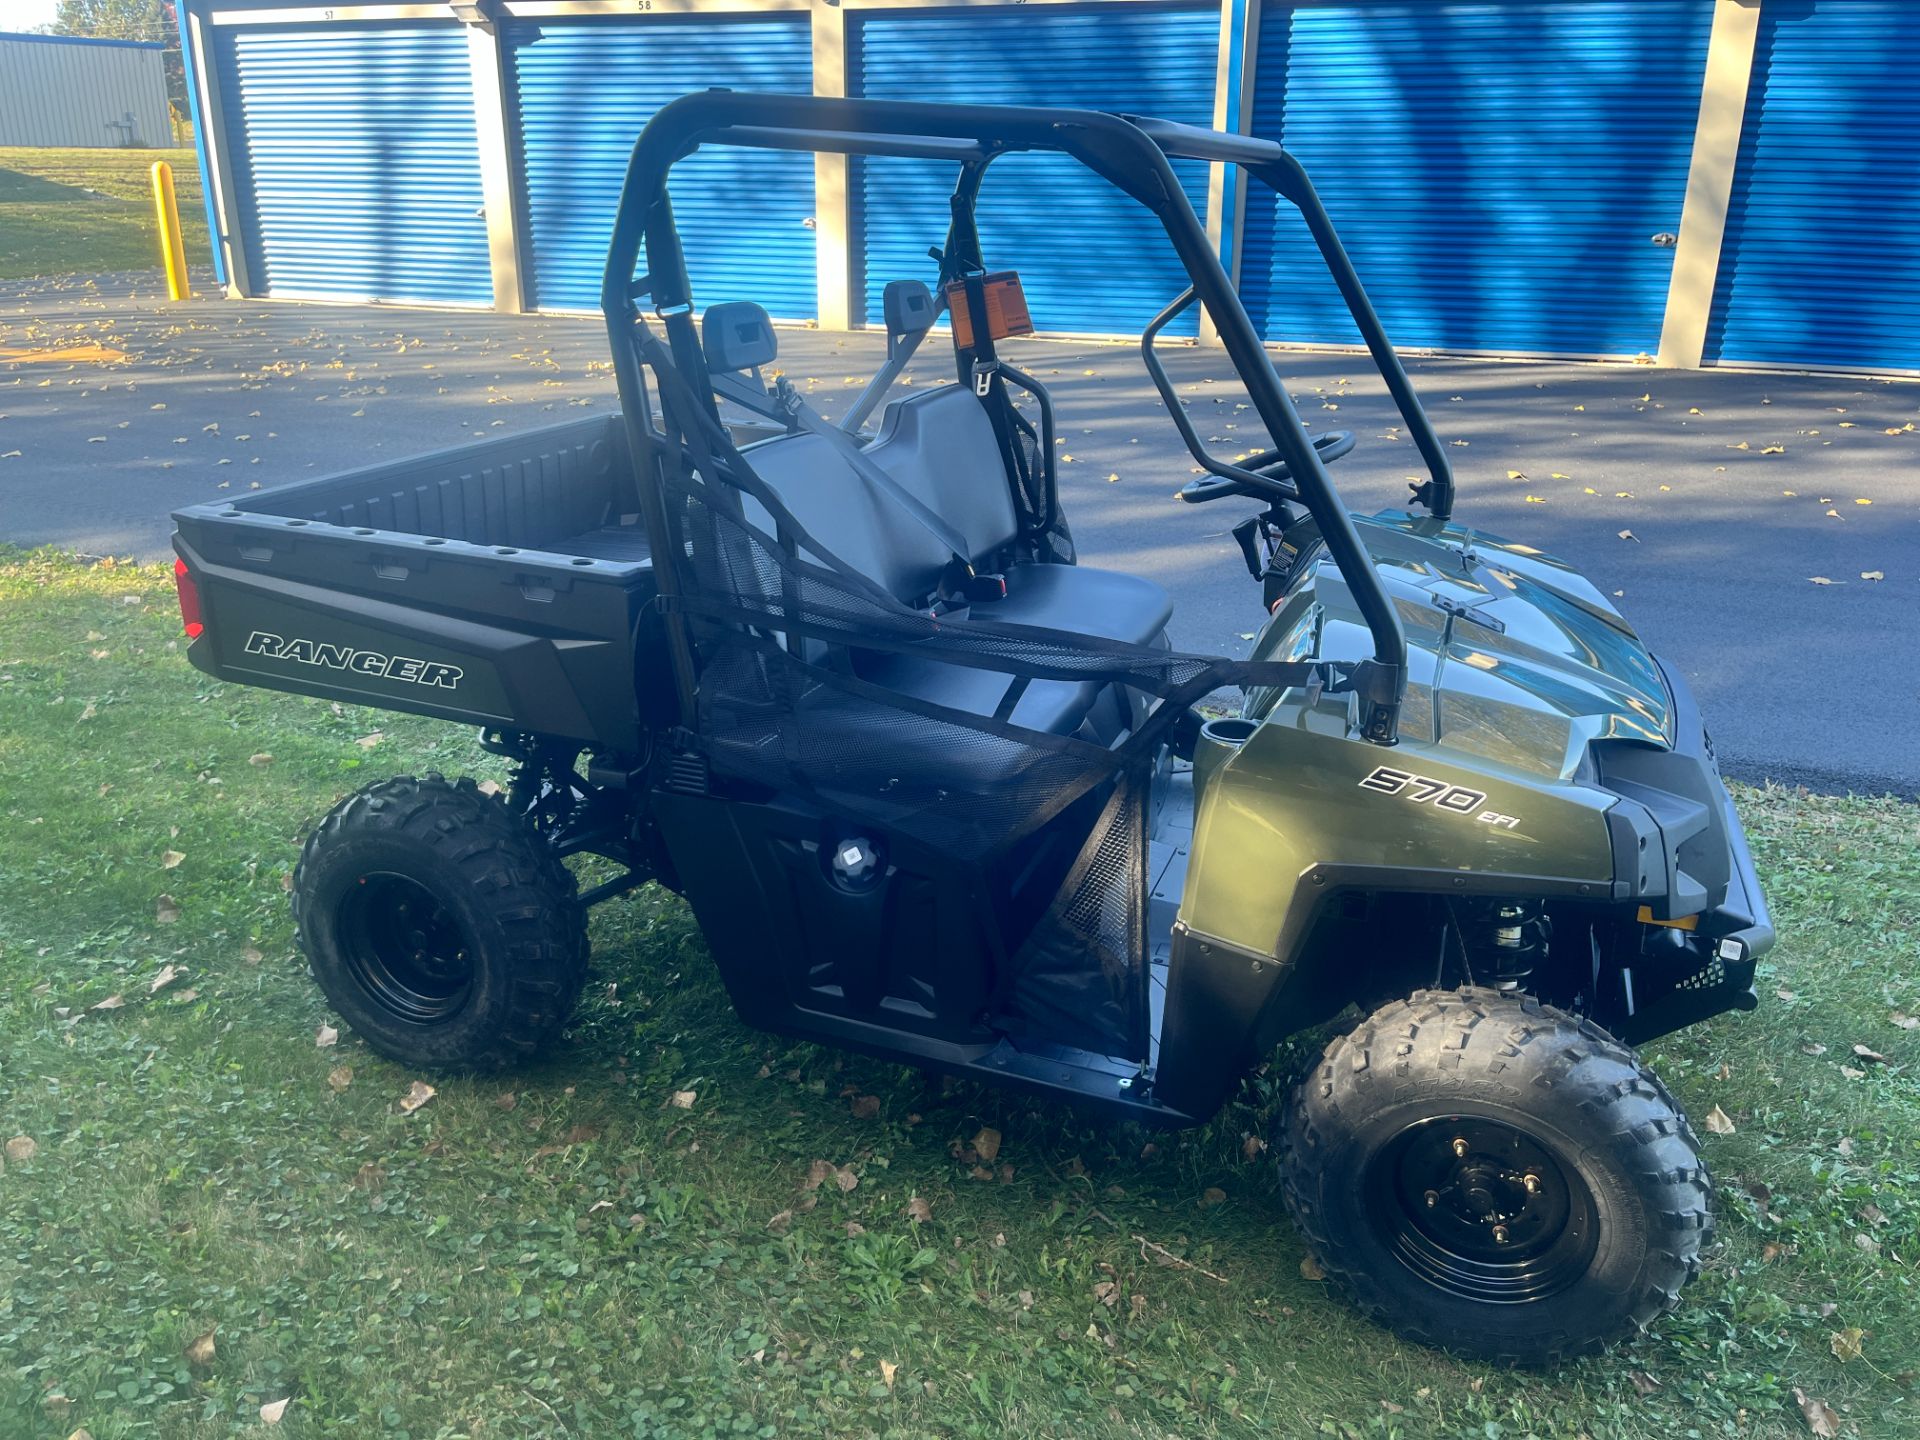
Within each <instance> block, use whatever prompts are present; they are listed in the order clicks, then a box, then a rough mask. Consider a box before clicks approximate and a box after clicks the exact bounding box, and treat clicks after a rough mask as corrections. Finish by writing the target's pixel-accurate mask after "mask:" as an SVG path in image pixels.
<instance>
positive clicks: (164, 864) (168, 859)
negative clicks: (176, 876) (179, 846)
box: [160, 850, 187, 870]
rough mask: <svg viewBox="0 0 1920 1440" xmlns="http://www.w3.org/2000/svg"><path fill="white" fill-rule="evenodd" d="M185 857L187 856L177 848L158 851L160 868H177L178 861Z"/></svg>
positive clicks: (178, 865) (178, 866)
mask: <svg viewBox="0 0 1920 1440" xmlns="http://www.w3.org/2000/svg"><path fill="white" fill-rule="evenodd" d="M186 858H187V857H186V856H185V855H184V854H182V853H181V852H180V851H178V850H162V851H161V852H160V868H161V869H162V870H177V869H179V868H180V862H181V861H182V860H184V859H186Z"/></svg>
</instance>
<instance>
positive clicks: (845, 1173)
mask: <svg viewBox="0 0 1920 1440" xmlns="http://www.w3.org/2000/svg"><path fill="white" fill-rule="evenodd" d="M833 1183H834V1184H836V1185H838V1186H839V1187H840V1193H841V1194H843V1195H844V1194H846V1193H847V1192H849V1191H850V1190H852V1189H853V1187H854V1186H856V1185H858V1184H859V1183H860V1177H859V1176H858V1175H856V1174H854V1173H853V1167H852V1166H851V1165H842V1166H841V1167H840V1168H839V1169H838V1170H835V1171H834V1172H833Z"/></svg>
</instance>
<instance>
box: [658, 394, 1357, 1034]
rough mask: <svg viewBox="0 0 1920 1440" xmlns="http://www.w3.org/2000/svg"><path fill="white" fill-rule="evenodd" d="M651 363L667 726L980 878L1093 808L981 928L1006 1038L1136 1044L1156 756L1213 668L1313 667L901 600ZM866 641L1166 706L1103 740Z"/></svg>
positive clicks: (1211, 682)
mask: <svg viewBox="0 0 1920 1440" xmlns="http://www.w3.org/2000/svg"><path fill="white" fill-rule="evenodd" d="M650 359H651V360H652V363H653V364H654V369H655V371H656V373H657V374H660V375H661V382H662V397H661V398H662V401H663V409H664V410H665V411H666V414H667V417H668V429H669V432H670V434H671V435H673V436H675V437H676V438H678V439H679V440H680V441H681V442H682V443H683V444H684V447H685V448H684V451H683V452H681V453H682V457H683V459H684V461H685V463H683V464H682V465H680V466H679V467H678V469H677V473H667V474H664V475H662V476H661V483H662V486H663V490H664V494H665V498H666V501H667V507H668V522H669V524H670V525H671V526H673V527H674V528H676V529H677V530H678V531H679V532H680V534H679V537H678V538H679V540H680V543H679V544H676V545H674V546H673V547H672V551H671V553H673V554H676V555H681V556H684V557H685V561H684V565H683V567H682V570H683V572H684V573H682V574H681V576H680V582H681V583H680V588H681V592H682V593H681V594H680V595H678V596H677V597H675V600H674V602H673V604H674V607H675V608H676V609H678V610H679V611H680V612H681V613H682V614H683V615H684V616H685V617H686V623H687V628H688V632H689V636H690V639H691V640H692V643H693V648H694V652H695V660H696V664H697V668H698V672H699V684H698V687H697V715H696V717H695V720H696V723H695V725H694V726H693V727H691V733H689V734H688V736H687V737H686V742H687V743H688V744H690V745H691V746H693V747H695V748H697V749H698V750H699V751H700V752H701V753H703V754H704V755H705V757H706V759H707V761H708V764H709V766H710V767H711V770H712V772H713V774H714V775H716V776H718V777H722V778H732V779H735V780H744V781H749V782H753V783H755V784H759V785H764V786H767V787H770V788H773V789H776V790H781V791H786V792H790V793H791V792H798V793H800V794H803V795H806V796H809V797H812V798H813V799H814V800H815V801H816V802H817V803H818V804H819V805H820V806H821V807H822V808H823V809H825V810H826V811H827V812H828V813H830V814H833V815H834V816H836V817H837V818H840V819H843V820H846V821H850V822H856V823H858V824H859V825H861V826H863V827H875V828H878V829H879V830H881V831H882V832H892V833H893V834H895V835H897V836H902V837H907V838H910V839H911V840H913V841H916V842H919V843H921V844H923V845H926V846H930V847H933V848H935V849H937V850H938V851H939V852H940V853H941V854H942V855H943V856H944V857H947V858H949V859H951V861H952V862H953V863H955V864H960V865H967V866H972V867H976V868H977V873H978V874H980V875H982V876H986V875H989V874H990V873H992V872H993V871H994V869H995V867H996V866H1003V865H1004V863H1005V862H1006V861H1007V859H1008V857H1009V856H1010V855H1013V854H1014V852H1015V851H1016V850H1021V853H1022V854H1025V853H1027V851H1028V850H1030V849H1031V848H1032V845H1033V844H1034V843H1035V842H1036V841H1038V840H1041V839H1044V838H1046V837H1045V836H1044V835H1043V832H1045V831H1047V829H1048V827H1050V826H1052V827H1055V830H1056V833H1057V832H1058V831H1059V830H1060V829H1061V828H1063V827H1072V826H1081V827H1085V826H1087V825H1088V823H1089V820H1088V817H1089V815H1090V814H1091V815H1092V816H1093V817H1094V818H1093V819H1092V820H1091V828H1090V830H1087V832H1086V833H1085V835H1084V839H1083V840H1082V841H1081V843H1080V844H1079V848H1078V852H1077V854H1073V852H1072V848H1071V847H1072V842H1073V841H1074V840H1075V839H1076V838H1078V837H1076V836H1074V835H1072V834H1068V835H1067V844H1068V851H1067V853H1069V854H1071V855H1072V857H1073V858H1072V859H1071V863H1070V864H1068V865H1067V866H1066V868H1065V874H1064V878H1063V879H1062V881H1061V883H1060V885H1059V887H1058V889H1057V891H1056V892H1055V893H1054V895H1053V897H1052V899H1051V901H1050V903H1047V904H1045V905H1044V907H1043V908H1041V909H1040V910H1039V912H1038V914H1037V918H1033V917H1031V916H1030V917H1029V919H1028V921H1027V922H1026V923H1025V925H1024V927H1023V928H1024V933H1019V934H1008V935H1002V936H1001V937H1000V941H1001V944H1000V946H999V947H998V948H999V953H1000V956H1001V973H1000V974H999V975H998V976H996V977H995V987H994V988H995V993H996V996H997V1002H998V1006H999V1013H1000V1017H1001V1019H1002V1020H1003V1021H1004V1022H1005V1027H1006V1029H1007V1030H1008V1031H1009V1033H1013V1034H1016V1035H1021V1036H1030V1037H1032V1038H1035V1039H1045V1040H1048V1041H1052V1042H1055V1043H1065V1044H1072V1045H1077V1046H1080V1047H1082V1048H1086V1049H1091V1050H1095V1051H1098V1052H1101V1053H1105V1054H1109V1055H1118V1056H1126V1057H1130V1058H1135V1059H1143V1058H1145V1056H1146V1053H1147V1038H1148V1037H1147V1032H1148V1012H1147V974H1146V954H1147V945H1146V940H1145V931H1144V926H1145V917H1146V909H1147V883H1146V845H1147V834H1146V830H1147V821H1146V815H1147V798H1148V789H1149V786H1150V783H1151V779H1150V777H1151V772H1152V769H1153V765H1154V761H1155V760H1156V758H1157V756H1158V755H1159V753H1160V752H1161V750H1162V748H1163V746H1164V745H1165V743H1166V740H1167V736H1168V733H1169V732H1170V730H1171V728H1172V725H1173V723H1174V721H1175V720H1177V719H1178V718H1179V716H1180V715H1181V714H1182V713H1183V712H1184V711H1185V709H1186V707H1187V706H1188V705H1190V704H1191V703H1192V702H1193V701H1194V700H1197V699H1199V698H1200V697H1202V696H1204V695H1206V694H1207V693H1209V692H1210V691H1212V690H1214V689H1217V688H1219V687H1220V686H1222V685H1228V684H1243V683H1266V684H1293V683H1303V682H1304V681H1305V680H1307V679H1308V678H1309V677H1308V674H1307V672H1308V671H1309V670H1310V669H1312V668H1313V667H1308V666H1300V665H1294V666H1277V665H1271V664H1269V665H1252V664H1249V663H1247V662H1231V661H1226V660H1221V659H1218V658H1215V657H1205V656H1194V655H1183V654H1178V653H1175V652H1172V651H1168V650H1161V649H1154V648H1148V647H1142V646H1134V645H1127V644H1121V643H1117V642H1112V641H1104V640H1095V639H1091V638H1089V637H1085V636H1079V635H1073V634H1067V633H1062V632H1056V631H1049V630H1039V629H1032V628H1027V627H1021V626H1016V625H1007V624H992V625H988V624H982V623H975V622H971V621H969V620H968V619H966V618H965V617H964V614H947V615H935V614H933V613H930V612H925V611H920V610H916V609H913V608H911V607H909V606H908V605H906V604H903V603H902V602H900V601H899V600H897V599H895V598H894V597H892V596H891V595H888V594H887V593H886V592H885V591H883V590H881V589H879V588H878V586H877V585H875V584H874V583H873V582H872V581H871V580H869V579H867V578H866V577H864V576H861V575H859V574H857V573H856V572H854V571H852V570H851V569H849V568H847V567H846V566H845V565H844V564H843V563H842V562H840V561H838V560H837V558H835V557H833V556H832V555H831V553H830V552H829V551H827V550H825V549H824V548H823V547H822V546H821V545H820V544H819V543H818V542H817V541H815V540H814V539H813V538H812V537H811V536H810V535H808V534H807V533H806V532H805V531H804V530H803V529H802V528H801V527H800V525H799V524H798V522H797V521H795V520H794V518H793V517H792V515H791V514H790V513H789V512H788V511H787V510H786V509H785V507H784V506H783V505H782V504H781V503H780V501H779V500H778V498H777V497H776V496H775V495H774V494H773V493H772V492H771V491H769V490H768V488H767V487H766V486H765V485H764V484H762V483H761V482H760V481H759V479H758V477H757V476H755V475H754V474H753V471H752V467H751V465H750V464H749V463H748V461H747V460H746V459H745V458H744V457H742V456H741V455H740V454H739V452H738V451H737V450H734V449H733V448H732V446H731V444H730V443H729V442H728V439H727V437H726V435H725V432H724V431H721V430H720V429H719V427H718V426H717V425H709V424H707V423H706V412H705V411H704V410H703V409H699V408H697V402H695V401H693V400H692V398H691V392H690V391H688V390H687V389H686V387H685V384H684V381H680V380H679V378H678V376H677V374H676V373H673V372H671V370H670V367H667V366H663V365H662V364H661V363H660V361H659V360H658V359H655V358H653V357H650ZM667 468H668V470H669V471H670V472H672V471H673V470H674V469H675V467H673V466H672V465H669V466H668V467H667ZM743 497H745V498H746V499H750V500H751V501H752V502H754V503H753V504H752V505H748V504H747V503H745V500H744V499H743ZM750 515H751V516H752V517H753V518H752V519H749V516H750ZM863 653H864V654H867V655H887V654H896V655H901V654H904V655H910V656H916V657H921V658H925V659H929V660H937V661H939V662H941V663H944V664H952V665H964V666H969V667H973V668H976V669H981V670H986V671H991V672H996V673H998V674H999V675H1001V676H1003V677H1004V678H1005V680H1006V682H1007V683H1008V684H1009V685H1012V684H1015V683H1016V682H1017V681H1020V680H1022V679H1024V680H1027V681H1033V680H1066V681H1092V682H1097V683H1100V684H1111V685H1121V686H1127V687H1130V688H1133V689H1136V690H1140V691H1144V692H1146V693H1147V694H1149V695H1152V696H1154V697H1157V698H1158V699H1159V700H1161V701H1162V702H1163V703H1162V704H1161V705H1159V706H1158V707H1157V708H1156V709H1155V710H1154V711H1152V713H1151V715H1150V717H1149V719H1148V720H1147V721H1146V722H1145V723H1144V724H1142V725H1141V726H1140V727H1138V728H1137V729H1136V730H1135V731H1134V732H1133V733H1132V734H1131V735H1129V736H1128V737H1127V738H1126V739H1125V740H1124V741H1123V742H1121V743H1120V744H1118V745H1116V746H1114V747H1113V748H1107V747H1105V746H1102V745H1097V744H1093V743H1090V742H1088V741H1085V740H1081V739H1078V738H1074V737H1069V736H1061V735H1053V734H1046V733H1042V732H1038V731H1033V730H1028V729H1024V728H1021V727H1019V726H1016V725H1013V724H1010V723H1006V722H1004V721H1000V720H996V719H993V718H989V717H983V716H979V715H974V714H969V713H966V712H963V711H957V710H951V709H947V708H945V707H942V706H938V705H935V704H931V703H929V702H926V701H924V700H920V699H917V698H914V697H911V696H908V695H904V694H901V693H899V692H898V691H894V690H891V689H886V688H882V687H880V686H878V685H874V684H871V683H869V682H867V681H865V680H862V679H860V678H859V677H858V676H857V675H856V674H855V673H854V669H855V666H854V660H855V657H857V656H859V655H861V654H863ZM1319 673H1320V672H1319V671H1314V675H1315V676H1316V677H1317V676H1318V675H1319ZM1008 708H1010V707H1008ZM1081 802H1084V803H1081ZM1021 847H1026V848H1025V849H1021ZM984 888H986V887H984V886H983V889H984Z"/></svg>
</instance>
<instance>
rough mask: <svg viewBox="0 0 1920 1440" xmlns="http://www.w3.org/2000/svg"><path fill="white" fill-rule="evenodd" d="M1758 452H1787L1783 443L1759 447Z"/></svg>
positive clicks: (1774, 453) (1780, 453)
mask: <svg viewBox="0 0 1920 1440" xmlns="http://www.w3.org/2000/svg"><path fill="white" fill-rule="evenodd" d="M1760 453H1761V454H1762V455H1784V454H1786V453H1787V447H1786V446H1784V445H1767V446H1763V447H1762V448H1761V451H1760Z"/></svg>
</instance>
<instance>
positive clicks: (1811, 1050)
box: [1800, 1040, 1827, 1055]
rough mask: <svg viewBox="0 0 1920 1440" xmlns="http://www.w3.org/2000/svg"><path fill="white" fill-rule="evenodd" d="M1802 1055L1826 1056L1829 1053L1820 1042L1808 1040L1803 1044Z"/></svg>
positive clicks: (1801, 1046) (1801, 1047)
mask: <svg viewBox="0 0 1920 1440" xmlns="http://www.w3.org/2000/svg"><path fill="white" fill-rule="evenodd" d="M1800 1053H1801V1054H1802V1055H1824V1054H1826V1053H1827V1047H1826V1046H1824V1045H1822V1044H1821V1043H1820V1042H1819V1041H1818V1040H1806V1041H1803V1042H1801V1045H1800Z"/></svg>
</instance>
